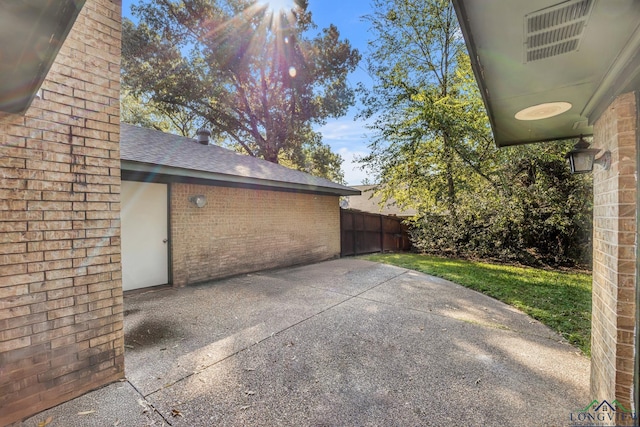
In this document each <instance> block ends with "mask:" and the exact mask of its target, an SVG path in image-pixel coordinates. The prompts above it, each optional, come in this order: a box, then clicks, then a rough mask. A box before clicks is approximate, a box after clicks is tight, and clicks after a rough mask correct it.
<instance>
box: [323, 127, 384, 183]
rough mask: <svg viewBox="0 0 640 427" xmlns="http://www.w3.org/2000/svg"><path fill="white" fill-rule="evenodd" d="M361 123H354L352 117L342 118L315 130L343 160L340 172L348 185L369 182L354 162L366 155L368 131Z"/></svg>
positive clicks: (364, 172)
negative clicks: (341, 171)
mask: <svg viewBox="0 0 640 427" xmlns="http://www.w3.org/2000/svg"><path fill="white" fill-rule="evenodd" d="M365 125H366V123H365V122H363V121H354V120H353V118H352V117H343V118H340V119H336V120H332V121H330V122H328V123H327V124H326V125H324V126H322V127H320V128H318V129H316V131H318V132H320V133H322V141H323V142H324V143H325V144H329V146H331V149H332V150H333V151H334V152H336V153H338V154H340V155H341V156H342V158H343V159H344V162H343V163H342V170H343V171H344V178H345V180H346V181H347V184H349V185H359V184H362V181H363V180H364V179H365V178H368V179H369V180H371V177H370V175H368V174H367V172H366V171H363V170H361V169H360V166H361V165H360V164H359V163H357V162H356V161H355V158H356V157H362V156H365V155H367V154H368V152H369V149H368V147H367V144H368V143H369V139H368V138H367V133H368V132H369V130H368V129H367V128H366V127H365Z"/></svg>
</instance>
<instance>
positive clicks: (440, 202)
mask: <svg viewBox="0 0 640 427" xmlns="http://www.w3.org/2000/svg"><path fill="white" fill-rule="evenodd" d="M374 6H375V13H374V14H373V15H371V16H368V17H367V19H368V20H369V21H370V22H371V25H372V29H373V33H374V39H373V41H371V42H370V43H369V45H370V48H371V50H372V54H371V56H370V57H369V61H368V67H369V70H370V72H371V74H372V76H373V77H374V79H375V82H376V83H375V85H374V87H373V89H372V90H366V89H364V88H362V87H361V88H360V93H361V95H362V97H363V102H364V104H365V105H366V106H367V107H366V108H365V109H364V110H363V111H362V112H361V115H362V116H363V117H367V118H373V119H374V124H373V125H372V126H371V128H372V130H373V131H374V132H375V136H374V139H373V140H372V142H371V144H370V147H371V154H370V155H368V156H366V157H364V158H362V159H361V161H362V162H363V163H364V165H365V167H366V168H368V169H369V170H370V171H371V172H372V173H373V175H374V176H375V181H376V183H378V184H379V186H378V190H377V191H378V193H379V194H381V195H382V198H383V200H387V199H388V198H393V199H395V201H396V203H398V205H400V206H401V207H411V208H414V209H416V210H417V211H418V212H419V214H418V216H417V217H416V218H415V219H414V221H413V226H414V227H413V229H414V233H413V241H414V245H415V247H416V248H418V249H419V250H421V251H423V252H429V253H450V254H453V255H458V256H467V257H483V258H497V259H501V260H511V261H514V260H515V261H519V262H522V263H526V264H532V265H536V264H540V263H548V264H553V265H561V264H576V263H578V264H580V263H588V262H589V259H590V252H589V250H588V248H589V247H590V245H589V242H590V240H589V239H590V217H591V198H592V197H591V190H590V186H589V182H588V178H585V177H584V176H571V175H570V174H569V173H568V169H567V167H566V166H565V164H564V159H563V155H564V153H565V152H566V151H568V150H569V146H568V144H567V143H548V144H546V145H543V146H526V147H515V148H509V149H502V150H499V149H497V148H496V147H495V144H494V142H493V140H492V138H491V130H490V127H489V123H488V119H487V115H486V112H485V110H484V107H483V104H482V100H481V97H480V95H479V92H478V88H477V85H476V82H475V79H474V76H473V73H472V70H471V65H470V61H469V57H468V55H467V53H466V50H465V46H464V40H463V39H462V34H461V31H460V28H459V26H458V23H457V21H456V17H455V13H454V11H453V7H452V5H451V3H450V2H449V1H447V0H426V1H414V0H392V1H383V0H376V1H374Z"/></svg>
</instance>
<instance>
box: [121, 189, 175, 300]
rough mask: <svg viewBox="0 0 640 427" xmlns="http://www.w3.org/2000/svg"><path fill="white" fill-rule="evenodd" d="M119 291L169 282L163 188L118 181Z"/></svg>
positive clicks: (165, 192) (165, 206) (165, 193)
mask: <svg viewBox="0 0 640 427" xmlns="http://www.w3.org/2000/svg"><path fill="white" fill-rule="evenodd" d="M121 200H122V204H121V214H120V217H121V219H122V236H121V237H122V288H123V289H124V290H125V291H127V290H130V289H138V288H145V287H148V286H156V285H164V284H166V283H168V281H169V280H168V279H169V250H168V236H167V233H168V232H167V229H168V224H167V184H156V183H148V182H134V181H122V187H121Z"/></svg>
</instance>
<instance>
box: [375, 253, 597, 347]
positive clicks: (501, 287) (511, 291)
mask: <svg viewBox="0 0 640 427" xmlns="http://www.w3.org/2000/svg"><path fill="white" fill-rule="evenodd" d="M366 259H369V260H371V261H377V262H383V263H387V264H393V265H397V266H399V267H404V268H408V269H411V270H416V271H421V272H423V273H426V274H431V275H433V276H438V277H442V278H444V279H447V280H451V281H452V282H455V283H458V284H460V285H462V286H465V287H467V288H470V289H474V290H476V291H479V292H482V293H484V294H486V295H489V296H491V297H493V298H495V299H497V300H500V301H503V302H505V303H507V304H509V305H512V306H514V307H516V308H517V309H519V310H521V311H523V312H524V313H526V314H528V315H530V316H531V317H533V318H534V319H537V320H539V321H540V322H542V323H544V324H545V325H547V326H549V327H550V328H551V329H553V330H555V331H556V332H558V333H559V334H561V335H562V336H563V337H564V338H566V339H567V340H568V341H569V342H570V343H571V344H573V345H575V346H577V347H579V348H580V350H582V352H583V353H584V354H585V355H587V356H588V355H589V354H590V352H591V351H590V346H591V275H589V274H583V273H572V272H563V271H552V270H542V269H536V268H531V267H515V266H510V265H496V264H488V263H482V262H471V261H465V260H459V259H449V258H440V257H434V256H425V255H417V254H377V255H369V256H367V257H366Z"/></svg>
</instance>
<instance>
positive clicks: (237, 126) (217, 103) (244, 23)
mask: <svg viewBox="0 0 640 427" xmlns="http://www.w3.org/2000/svg"><path fill="white" fill-rule="evenodd" d="M296 3H297V7H296V8H294V10H292V11H290V12H285V11H281V12H273V11H271V10H269V9H268V7H267V5H266V4H264V3H261V2H255V1H249V0H183V1H171V0H158V1H153V2H149V1H148V2H143V3H140V4H139V5H138V6H135V7H134V8H133V11H134V13H135V14H136V15H137V16H138V17H139V18H140V24H139V25H135V24H133V23H132V22H130V21H127V20H125V22H124V23H123V43H122V57H123V61H122V79H123V87H124V88H126V89H127V90H128V91H129V92H130V93H131V95H132V96H133V97H134V98H135V99H137V100H143V101H145V102H149V103H151V105H152V107H153V108H155V109H157V110H158V111H159V112H160V113H161V114H159V116H162V115H168V116H170V117H171V116H174V117H175V116H176V115H177V116H178V117H181V118H185V117H195V118H196V119H198V120H201V121H203V122H205V123H207V124H208V126H209V127H210V128H211V130H212V132H213V134H214V135H213V136H214V138H217V139H218V140H225V141H228V142H229V143H230V144H231V146H233V147H236V148H238V149H239V150H242V151H244V152H245V153H246V154H249V155H251V156H257V157H261V158H264V159H265V160H268V161H271V162H274V163H278V162H280V161H281V160H282V159H285V160H286V163H289V164H291V165H293V166H295V167H297V168H299V169H301V170H306V171H310V172H312V173H324V174H325V175H324V176H327V177H331V178H334V177H338V178H339V177H340V176H341V171H340V164H341V161H342V159H341V158H340V157H339V156H338V155H337V154H335V153H331V151H330V149H329V147H328V146H327V145H326V144H323V143H322V141H321V136H320V135H318V134H316V133H315V132H314V131H313V129H312V127H313V126H314V125H317V124H323V123H324V122H325V121H326V119H328V118H332V117H340V116H342V115H344V114H345V113H346V111H347V109H348V107H349V106H350V105H353V103H354V93H353V90H352V89H350V88H349V87H348V86H347V82H346V77H347V75H348V73H350V72H351V71H353V70H354V69H355V67H356V65H357V63H358V61H359V59H360V55H359V53H358V51H357V50H355V49H352V48H351V45H350V44H349V42H348V41H346V40H341V39H340V33H339V32H338V29H337V28H336V27H335V26H330V27H328V28H325V29H322V30H321V32H320V33H319V34H318V35H317V36H315V37H313V38H309V37H307V36H306V34H309V31H310V30H312V29H313V28H315V26H314V24H313V21H312V19H311V13H310V12H308V11H307V10H306V8H307V4H306V1H297V2H296Z"/></svg>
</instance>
